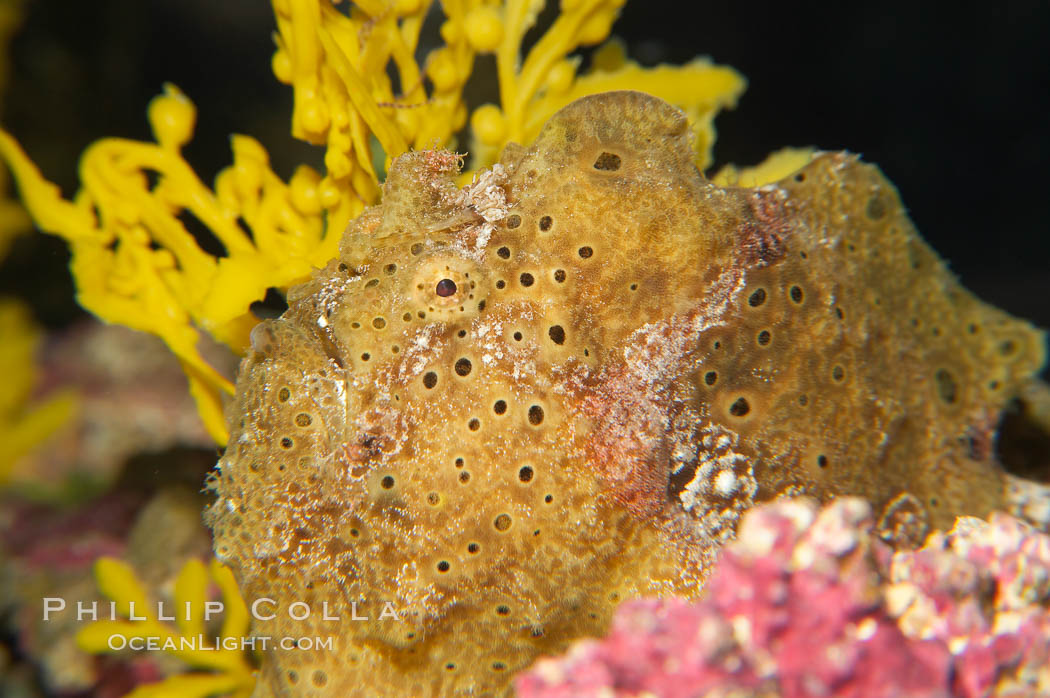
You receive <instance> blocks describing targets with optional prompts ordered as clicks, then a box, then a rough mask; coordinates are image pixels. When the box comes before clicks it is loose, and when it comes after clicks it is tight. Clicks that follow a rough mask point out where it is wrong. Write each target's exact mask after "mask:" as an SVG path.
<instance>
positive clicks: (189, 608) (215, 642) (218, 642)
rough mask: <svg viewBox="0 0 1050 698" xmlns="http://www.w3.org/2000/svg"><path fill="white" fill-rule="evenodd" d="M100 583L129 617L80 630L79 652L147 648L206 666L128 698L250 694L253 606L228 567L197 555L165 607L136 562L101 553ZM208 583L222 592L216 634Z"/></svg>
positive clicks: (97, 568)
mask: <svg viewBox="0 0 1050 698" xmlns="http://www.w3.org/2000/svg"><path fill="white" fill-rule="evenodd" d="M95 580H96V583H97V584H98V589H99V591H100V592H101V593H102V595H103V596H105V597H106V598H108V599H110V600H112V601H114V602H115V603H116V608H117V613H118V614H119V615H120V616H121V617H122V618H124V619H125V620H99V621H95V622H93V623H91V624H90V625H87V626H85V627H84V628H83V629H82V630H81V631H80V632H79V633H77V644H78V645H79V646H80V648H81V649H83V650H84V651H86V652H90V653H92V654H104V653H110V652H114V651H119V650H121V649H123V648H126V647H127V648H131V649H135V648H136V647H139V646H146V647H149V648H151V649H156V650H161V651H164V652H166V653H168V654H170V655H172V656H174V657H177V658H179V659H180V660H182V662H184V663H185V664H186V665H188V666H189V667H192V668H194V669H202V670H205V671H203V672H194V673H187V674H176V675H173V676H170V677H168V678H167V679H165V680H164V681H161V682H159V683H155V684H149V685H146V686H140V687H138V688H137V689H135V690H134V691H132V692H131V693H130V694H128V696H127V698H147V697H149V698H168V697H170V698H186V697H188V698H194V697H199V698H205V696H214V695H224V696H225V695H229V696H235V697H237V698H241V697H247V696H249V695H251V692H252V689H253V688H254V686H255V669H254V667H253V666H252V663H251V661H250V657H249V655H248V654H247V653H246V652H245V651H244V650H243V649H242V640H243V639H244V638H247V637H248V633H249V627H248V626H249V617H248V609H247V607H246V606H245V604H244V600H243V599H242V598H241V595H240V592H239V591H238V590H237V585H236V583H235V582H234V580H233V575H232V574H231V573H230V571H229V570H228V569H227V568H225V567H223V566H222V565H220V564H219V563H218V562H216V561H215V560H212V563H211V568H210V570H209V569H206V568H205V566H204V563H202V562H201V561H200V560H196V559H192V560H190V561H188V562H187V563H186V564H185V565H184V566H183V568H182V570H181V571H180V572H179V575H178V578H177V579H176V580H175V590H174V594H173V597H174V598H173V599H172V601H171V603H168V604H157V603H156V602H155V601H152V600H151V599H149V598H148V596H147V594H146V591H145V589H143V586H142V582H141V581H139V579H138V577H137V576H136V575H135V572H134V571H133V570H132V569H131V567H130V566H129V565H128V564H127V563H125V562H122V561H120V560H117V559H115V558H110V557H102V558H99V559H98V560H97V561H96V562H95ZM211 583H214V584H215V585H216V586H217V587H218V588H219V591H220V592H221V595H222V614H223V616H222V617H223V623H222V629H221V630H220V631H219V633H218V635H217V636H216V634H215V633H214V632H209V629H208V625H207V620H208V614H209V613H213V611H211V610H209V608H210V607H209V606H208V605H207V604H208V603H209V598H208V586H209V585H210V584H211ZM211 603H213V604H214V602H211ZM211 608H214V606H213V607H211ZM161 614H163V615H164V617H165V619H164V620H161V619H160V615H161ZM171 618H174V620H173V621H172V620H170V619H171ZM133 639H134V640H135V641H133ZM115 648H116V649H115Z"/></svg>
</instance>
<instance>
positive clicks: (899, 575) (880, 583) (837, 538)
mask: <svg viewBox="0 0 1050 698" xmlns="http://www.w3.org/2000/svg"><path fill="white" fill-rule="evenodd" d="M873 525H874V522H873V519H872V515H871V510H870V508H869V507H868V505H867V504H866V503H864V502H862V501H860V500H855V499H840V500H838V501H836V502H834V503H832V504H830V505H828V506H826V507H825V508H823V509H819V508H818V506H817V505H816V504H815V503H813V502H810V501H809V500H789V501H781V502H776V503H773V504H769V505H766V506H763V507H759V508H756V509H754V510H753V511H752V512H751V513H750V514H748V515H747V517H746V518H745V519H744V521H743V522H742V524H741V528H740V532H739V537H738V539H737V540H736V541H735V542H734V543H732V544H731V545H729V546H728V547H727V548H726V549H725V550H724V551H723V553H722V556H721V558H720V560H719V562H718V564H717V566H716V567H715V569H714V572H713V574H712V576H711V577H710V578H709V580H708V581H707V583H706V586H705V590H704V594H703V597H702V600H701V601H699V602H695V603H694V602H689V601H684V600H680V599H661V600H655V599H654V600H649V599H646V600H639V601H632V602H628V603H626V604H624V605H623V606H622V607H621V608H620V609H619V611H618V612H617V615H616V618H615V620H614V623H613V627H612V630H611V632H610V633H609V635H608V636H607V637H606V638H605V639H604V640H586V641H583V642H580V643H578V644H577V645H575V646H574V647H573V648H572V649H571V650H570V651H569V652H568V653H567V654H566V655H565V656H564V657H561V658H558V659H544V660H540V661H539V662H537V663H536V665H535V666H534V667H533V668H532V669H531V670H530V671H529V672H527V673H525V674H523V675H522V676H521V677H519V678H518V680H517V683H516V687H517V692H518V696H519V697H520V698H568V697H570V696H572V697H574V698H590V697H593V698H598V697H599V696H600V697H602V698H612V697H613V696H622V697H624V698H626V697H628V696H631V697H634V696H639V697H640V696H660V697H661V698H692V697H694V696H784V697H786V698H788V697H796V696H798V697H800V696H841V697H845V696H858V697H859V696H865V697H866V696H929V697H933V696H961V697H966V698H971V697H976V696H991V695H995V696H1033V695H1043V696H1046V695H1050V536H1047V535H1045V534H1042V533H1039V532H1036V531H1035V530H1033V529H1032V528H1031V527H1029V526H1028V525H1027V524H1024V523H1022V522H1019V521H1018V520H1016V519H1014V518H1011V517H1009V516H1006V515H1002V514H993V515H992V516H991V518H990V520H989V521H987V522H985V521H982V520H980V519H973V518H961V519H959V520H958V521H957V523H956V525H955V527H954V528H953V529H952V530H951V531H950V532H949V533H947V534H943V533H939V532H938V533H935V534H933V535H932V536H930V537H929V538H928V539H927V540H926V544H925V545H924V547H922V548H921V549H919V550H914V551H899V552H893V550H892V549H891V548H890V547H889V546H887V545H886V544H885V543H884V542H883V541H882V540H880V539H879V538H878V537H877V535H876V534H875V533H874V532H873Z"/></svg>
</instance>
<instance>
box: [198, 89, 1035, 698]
mask: <svg viewBox="0 0 1050 698" xmlns="http://www.w3.org/2000/svg"><path fill="white" fill-rule="evenodd" d="M687 134H688V131H687V127H686V122H685V118H684V117H683V116H682V114H681V113H680V112H678V111H677V110H675V109H674V108H673V107H671V106H669V105H667V104H665V103H663V102H660V101H659V100H656V99H655V98H652V97H649V96H647V95H644V94H641V93H636V92H616V93H608V94H604V95H597V96H593V97H588V98H585V99H582V100H579V101H577V102H575V103H573V104H572V105H570V106H569V107H567V108H565V109H564V110H562V111H561V112H559V113H558V114H557V115H556V116H555V117H554V118H553V119H552V120H551V121H550V122H549V123H548V125H547V126H546V128H545V129H544V130H543V132H542V133H541V135H540V136H539V138H538V139H537V141H536V142H535V143H534V144H533V145H532V146H531V147H530V148H528V149H527V150H525V149H522V148H519V147H512V148H508V150H507V152H506V153H505V154H504V157H503V160H502V162H501V164H500V165H498V166H497V167H495V168H494V169H493V170H492V171H490V172H486V173H483V174H482V176H481V177H480V179H479V180H478V181H477V182H476V183H475V184H474V185H472V186H471V187H468V188H467V189H464V190H462V191H461V190H458V189H456V187H455V186H454V184H453V181H452V178H453V176H454V175H455V173H456V171H457V165H458V163H457V161H456V156H454V155H452V154H450V153H446V152H444V151H426V152H419V153H412V154H409V155H406V156H403V157H402V158H399V159H398V160H397V161H395V163H394V166H393V168H392V170H391V172H390V176H389V178H388V181H387V183H386V186H385V188H384V193H383V204H382V205H380V206H376V207H373V208H371V209H369V210H368V211H366V212H365V214H363V215H362V216H361V217H360V218H358V219H357V220H356V221H355V222H354V223H353V224H352V225H351V226H350V228H349V230H348V231H347V233H346V236H345V238H344V240H343V244H342V249H341V252H340V256H339V258H338V259H336V260H333V261H332V263H331V264H330V265H329V266H328V267H327V268H326V269H325V270H323V271H321V272H319V273H318V274H316V275H315V277H314V278H313V279H312V280H311V281H310V282H308V283H306V284H304V285H303V286H300V287H298V288H296V289H293V290H292V292H291V293H290V296H289V303H290V308H289V311H288V312H287V313H286V314H285V315H284V316H283V317H282V318H281V319H279V320H276V321H273V322H268V323H266V324H264V325H261V326H259V327H258V328H257V329H256V331H255V332H254V333H253V338H252V340H253V341H252V343H253V352H252V353H251V355H250V356H249V357H248V358H246V359H245V361H244V363H243V364H242V366H241V371H240V377H239V380H238V384H237V397H236V401H235V402H234V403H233V405H232V406H231V408H230V411H229V421H230V430H231V433H232V438H231V441H230V446H229V448H228V450H227V452H226V455H225V456H224V457H223V458H222V460H221V461H220V463H219V469H218V471H217V472H216V475H215V480H214V483H213V485H214V489H215V491H216V493H217V495H218V500H217V501H216V502H215V504H214V505H213V507H212V508H211V510H210V512H209V521H210V523H211V525H212V527H213V529H214V532H215V549H216V553H217V555H218V556H219V557H220V559H222V560H223V561H225V562H227V563H228V564H230V565H231V566H232V567H233V569H234V571H235V574H236V576H237V579H238V581H239V583H240V585H241V589H242V591H243V592H244V595H245V597H246V598H247V600H248V602H249V604H250V603H251V602H252V601H253V600H256V599H259V598H264V597H265V598H270V599H274V600H276V601H277V604H276V605H277V618H275V619H274V620H271V621H264V622H260V623H258V624H257V626H256V632H257V633H258V634H260V635H267V636H273V637H280V636H283V635H293V636H296V637H300V636H314V635H321V636H327V635H335V636H337V641H336V646H335V648H334V650H314V651H305V650H293V651H280V650H276V651H270V652H268V653H266V654H265V656H264V660H263V669H262V675H261V680H260V682H259V688H258V689H257V692H256V694H257V695H259V696H270V695H317V696H321V695H331V696H376V695H389V696H416V695H420V696H454V695H462V696H467V695H469V696H502V695H506V694H507V693H508V691H509V681H510V677H511V676H512V675H513V673H514V672H515V671H517V670H520V669H521V668H523V667H525V666H527V665H528V664H529V663H530V662H531V661H532V660H533V659H534V658H535V657H536V656H537V655H539V654H541V653H553V652H557V651H560V650H562V649H564V648H565V647H566V646H567V645H568V643H569V642H570V641H571V640H573V639H574V638H577V637H580V636H584V635H596V634H600V633H601V632H602V631H603V629H604V628H605V627H606V625H607V623H608V620H609V618H610V614H611V613H612V611H613V609H614V608H615V605H616V604H617V602H618V601H620V600H621V599H623V598H626V597H630V596H638V595H652V594H680V595H686V596H695V595H696V594H698V593H699V591H700V589H701V584H702V580H703V578H704V576H705V574H706V573H707V571H708V569H709V567H710V565H711V563H712V560H713V557H714V555H715V553H716V552H717V549H718V547H719V545H720V544H721V543H722V542H724V541H725V540H726V539H727V538H728V537H729V536H731V535H732V533H733V529H734V526H735V524H736V521H737V519H738V517H739V515H740V513H741V512H742V511H743V510H745V509H747V508H748V507H750V506H751V505H752V504H753V503H754V501H756V500H757V499H768V498H771V497H776V496H782V495H790V494H801V493H808V494H810V495H813V496H816V497H819V498H821V499H828V498H830V497H833V496H835V495H839V494H855V495H862V496H865V497H867V498H868V499H869V500H871V502H872V503H873V504H874V505H875V507H876V508H877V510H879V511H881V512H883V532H884V534H885V535H886V537H887V538H890V539H894V540H897V541H905V542H910V541H914V539H915V538H916V537H919V536H921V535H922V533H923V532H924V531H925V529H926V527H927V526H931V525H932V526H944V525H946V524H948V523H949V522H950V521H951V519H952V517H953V516H955V515H956V514H976V515H984V514H986V513H987V512H988V511H989V510H991V509H993V508H1004V507H1010V506H1011V502H1010V501H1009V496H1008V495H1007V488H1006V486H1005V484H1004V482H1005V476H1004V475H1003V474H1002V472H1001V470H1000V469H999V468H998V466H997V465H996V464H995V463H994V461H993V455H992V449H991V447H990V443H991V438H992V430H993V429H994V427H995V424H996V420H997V417H998V413H999V411H1000V410H1001V409H1002V407H1003V405H1004V404H1005V403H1006V401H1007V400H1008V399H1009V398H1010V397H1011V396H1013V395H1016V394H1018V392H1019V391H1020V390H1022V389H1023V387H1024V386H1025V385H1026V384H1028V383H1029V382H1030V380H1031V377H1032V375H1033V373H1034V372H1035V371H1036V370H1037V369H1038V367H1039V366H1040V365H1041V364H1042V362H1043V358H1044V340H1043V337H1042V335H1041V334H1039V333H1038V332H1036V331H1035V330H1033V329H1032V328H1031V327H1029V326H1028V325H1027V324H1025V323H1023V322H1021V321H1018V320H1014V319H1012V318H1010V317H1009V316H1007V315H1006V314H1004V313H1002V312H1000V311H998V310H995V309H994V308H990V307H988V306H986V305H984V304H982V303H981V302H979V301H978V300H977V299H975V298H974V297H973V296H972V295H970V294H969V293H968V292H966V291H965V290H963V289H962V288H961V287H960V286H959V285H958V284H957V283H956V281H955V280H954V279H953V278H952V276H951V275H950V274H949V273H948V271H947V270H946V268H945V266H944V264H943V263H942V262H940V261H939V260H938V259H937V257H936V256H935V255H934V254H933V253H932V252H931V251H930V249H929V248H928V247H927V246H926V245H925V244H924V243H923V242H922V241H921V240H920V239H919V238H918V236H917V235H916V233H915V231H914V228H913V227H912V225H911V223H910V222H909V221H908V219H907V217H906V216H905V214H904V212H903V210H902V208H901V206H900V203H899V201H898V199H897V195H896V192H895V191H894V190H893V187H892V186H891V185H890V184H889V183H888V182H887V181H886V180H885V179H884V178H883V177H882V176H881V174H880V173H879V172H878V170H877V169H876V168H874V167H873V166H870V165H865V164H862V163H860V162H859V160H858V159H857V158H855V157H853V156H850V155H845V154H825V155H821V156H819V157H817V158H815V159H814V160H813V162H812V163H811V164H809V165H808V166H807V167H805V168H804V169H802V170H800V171H799V172H798V173H797V174H796V175H794V176H793V177H792V178H789V179H787V180H785V181H782V182H780V183H777V184H776V185H771V186H768V187H764V188H761V189H741V188H720V187H717V186H714V185H712V184H711V183H709V182H707V181H706V180H705V179H704V178H703V177H702V176H701V175H700V174H699V173H698V172H697V171H696V169H695V168H694V166H693V165H692V152H691V150H690V147H689V143H688V137H687ZM448 281H451V282H452V283H453V284H454V286H455V291H454V292H453V293H451V295H442V293H443V292H445V291H448V290H449V288H450V287H449V285H448V283H447V282H448ZM439 290H441V291H442V293H439ZM1014 508H1016V507H1014ZM355 600H360V601H362V603H360V604H359V605H358V609H357V613H358V615H368V616H369V617H370V620H369V621H351V620H350V613H351V611H350V606H349V604H350V602H351V601H355ZM296 601H303V602H306V603H308V604H310V606H311V608H312V611H313V613H312V615H311V617H310V618H309V619H308V620H305V621H301V622H295V621H290V620H289V619H288V615H287V609H288V606H289V604H291V603H292V602H296ZM325 601H327V602H328V603H329V606H330V614H332V615H334V614H339V615H341V616H342V622H334V621H325V620H323V619H322V610H321V609H322V602H325ZM388 601H389V602H392V607H393V608H394V609H396V610H397V611H398V612H399V613H400V618H399V619H398V620H391V619H389V618H388V619H382V620H380V619H379V618H378V616H379V614H380V611H381V610H382V606H383V603H384V602H388ZM270 608H271V606H269V605H267V606H264V610H270ZM298 610H301V608H300V609H298Z"/></svg>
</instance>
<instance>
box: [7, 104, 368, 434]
mask: <svg viewBox="0 0 1050 698" xmlns="http://www.w3.org/2000/svg"><path fill="white" fill-rule="evenodd" d="M195 118H196V110H195V108H194V106H193V104H192V103H191V102H190V101H189V100H188V99H187V98H186V97H185V96H184V95H183V94H182V93H181V92H179V91H178V90H177V89H176V88H175V87H173V86H171V85H168V86H166V88H165V94H163V95H161V96H159V97H157V98H155V99H154V100H153V102H152V103H151V104H150V107H149V119H150V124H151V126H152V128H153V133H154V136H155V138H156V139H157V143H156V144H153V143H141V142H136V141H129V140H122V139H115V138H110V139H105V140H101V141H98V142H97V143H95V144H94V145H92V146H91V147H90V148H89V149H88V150H87V151H86V152H85V153H84V155H83V157H82V159H81V163H80V175H81V181H82V187H83V188H82V189H81V190H80V192H78V194H77V196H76V198H75V199H74V200H73V201H66V200H64V199H62V198H61V196H60V194H59V191H58V188H57V187H56V186H55V185H53V184H51V183H50V182H48V181H46V180H45V179H44V178H43V177H42V176H41V174H40V172H39V171H38V170H37V169H36V167H35V166H34V165H33V164H32V163H31V162H30V161H29V159H28V158H27V157H26V155H25V153H23V152H22V150H21V148H20V147H19V146H18V144H17V143H16V142H15V141H14V140H13V139H12V138H11V137H10V136H9V135H8V134H6V133H4V132H2V131H0V157H3V158H4V159H5V160H7V162H8V163H9V164H10V166H11V168H12V171H13V172H14V175H15V179H16V180H17V182H18V184H19V187H20V189H21V191H22V198H23V201H24V203H25V205H26V207H27V208H28V209H29V211H30V213H31V215H32V216H33V218H34V219H35V220H36V222H37V225H39V226H40V227H41V228H42V229H44V230H45V231H47V232H50V233H53V234H55V235H59V236H61V237H62V238H64V239H65V240H66V241H67V242H68V243H69V246H70V249H71V251H72V255H73V258H72V262H71V264H70V266H71V269H72V272H73V276H74V278H75V280H76V284H77V297H78V300H79V301H80V304H81V305H83V306H84V307H85V308H86V309H88V310H90V311H91V312H93V313H95V314H96V315H97V316H98V317H100V318H102V319H103V320H106V321H108V322H113V323H118V324H121V325H126V326H128V327H132V328H134V329H137V330H142V331H144V332H149V333H151V334H154V335H157V336H158V337H160V338H161V339H163V340H164V341H165V342H166V343H167V344H168V346H169V347H171V349H172V351H173V352H174V353H175V355H176V356H178V358H179V360H180V361H181V363H182V365H183V368H184V369H185V370H186V373H187V375H188V376H189V380H190V388H191V391H192V392H193V394H194V397H196V398H197V401H198V406H199V408H200V412H201V416H202V418H203V419H204V422H205V425H206V426H207V428H208V430H209V432H210V433H211V434H212V435H213V436H214V437H215V438H216V440H218V441H219V442H220V443H222V442H225V439H226V432H225V426H224V424H223V419H222V403H221V396H222V394H223V393H230V392H232V386H231V384H230V382H229V381H228V380H227V379H226V378H224V377H223V376H221V375H220V374H219V373H218V372H217V371H215V369H213V368H212V367H211V366H210V365H209V364H208V363H207V362H206V361H205V360H204V358H203V357H202V356H201V354H200V351H199V350H198V346H197V345H198V342H199V340H200V335H199V330H204V331H206V332H207V333H209V334H210V335H211V336H213V337H215V338H216V339H218V340H220V341H222V342H224V343H225V344H227V345H228V346H229V347H231V348H232V349H233V350H234V351H236V352H243V351H244V349H245V348H246V347H247V343H248V333H249V332H250V330H251V328H252V326H253V325H254V323H255V318H254V317H253V316H252V315H251V313H250V312H249V306H250V304H251V303H252V302H254V301H257V300H261V299H262V298H263V296H264V295H265V294H266V290H267V289H268V288H269V287H278V288H284V287H287V286H288V285H289V284H291V283H294V282H296V281H299V280H301V279H303V278H305V277H306V276H307V275H309V273H310V270H311V268H312V267H314V266H323V265H324V263H325V262H327V260H328V259H330V258H331V257H332V256H334V255H335V252H336V249H337V244H338V235H337V234H336V235H331V236H326V235H325V234H324V229H325V228H324V220H323V218H324V215H325V213H326V211H325V209H326V208H327V213H328V214H329V215H337V216H349V215H351V213H352V212H353V213H356V210H357V209H355V208H354V206H353V205H352V202H349V201H347V200H343V199H340V197H338V196H326V192H325V190H324V186H323V185H322V183H321V177H320V175H318V174H317V173H316V172H314V171H313V170H311V169H310V168H308V167H300V168H299V170H298V171H297V172H296V173H295V174H294V175H293V176H292V178H291V181H290V182H289V183H287V184H285V183H284V182H282V181H281V180H280V179H279V178H278V177H277V176H276V175H275V174H274V173H273V171H272V170H271V169H270V166H269V160H268V157H267V154H266V151H265V150H264V149H263V148H262V146H261V145H259V143H258V142H256V141H255V140H253V139H251V138H248V137H246V136H234V138H233V165H232V166H230V167H228V168H226V169H225V170H223V171H222V172H221V173H219V175H218V177H216V181H215V190H214V192H213V191H212V190H211V189H209V188H208V187H207V186H206V185H204V184H203V183H202V182H201V181H200V179H199V178H198V177H197V175H196V174H194V172H193V170H192V169H191V168H190V166H189V165H188V164H187V163H186V162H185V161H184V160H183V159H182V155H181V153H180V148H181V147H182V146H183V145H184V144H185V143H186V142H188V141H189V139H190V137H191V135H192V132H193V125H194V120H195ZM326 201H327V202H330V205H329V206H327V207H326V206H325V202H326ZM193 218H195V219H196V220H197V221H199V222H200V223H202V224H203V225H204V227H206V228H207V229H208V230H210V231H211V233H212V234H213V235H214V236H215V237H216V238H217V239H218V241H219V242H220V243H221V244H222V245H223V247H224V248H225V252H226V254H225V256H222V257H215V256H213V255H211V254H208V253H207V252H205V251H204V250H203V249H202V248H201V246H200V245H199V244H198V242H197V240H196V239H195V238H194V236H193V235H192V234H191V233H190V232H189V230H188V229H187V225H186V224H187V222H188V221H189V220H191V219H193ZM249 231H250V232H249Z"/></svg>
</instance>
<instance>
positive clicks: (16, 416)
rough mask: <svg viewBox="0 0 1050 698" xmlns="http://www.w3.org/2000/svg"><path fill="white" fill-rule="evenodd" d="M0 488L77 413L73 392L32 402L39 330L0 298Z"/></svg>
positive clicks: (26, 312) (23, 310) (24, 312)
mask: <svg viewBox="0 0 1050 698" xmlns="http://www.w3.org/2000/svg"><path fill="white" fill-rule="evenodd" d="M0 337H3V341H0V374H2V375H3V376H4V378H3V380H0V485H3V484H5V483H6V482H7V481H8V479H9V478H10V476H11V471H12V468H13V467H14V465H15V463H16V462H17V461H18V459H19V458H21V457H22V456H24V455H26V454H27V453H29V451H31V450H32V449H33V448H34V447H36V446H38V445H39V444H40V443H42V442H43V441H44V440H45V439H46V438H47V437H49V436H50V435H51V434H53V433H54V432H55V431H56V430H57V429H58V428H59V427H61V426H62V425H63V424H65V423H66V422H67V421H68V420H69V418H70V417H71V416H72V414H73V412H74V410H75V409H76V405H77V400H76V396H75V394H74V392H73V391H71V390H64V391H61V392H59V393H57V394H55V395H52V396H50V397H48V398H47V399H45V400H42V401H37V402H34V401H33V400H32V393H33V388H34V387H35V385H36V383H37V379H38V375H37V363H36V352H37V349H38V348H39V345H40V340H41V334H40V330H39V328H38V327H37V326H36V325H35V324H33V321H32V319H31V318H30V317H29V309H28V308H27V307H26V306H25V305H23V304H22V303H19V302H18V301H15V300H11V299H3V298H0Z"/></svg>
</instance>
